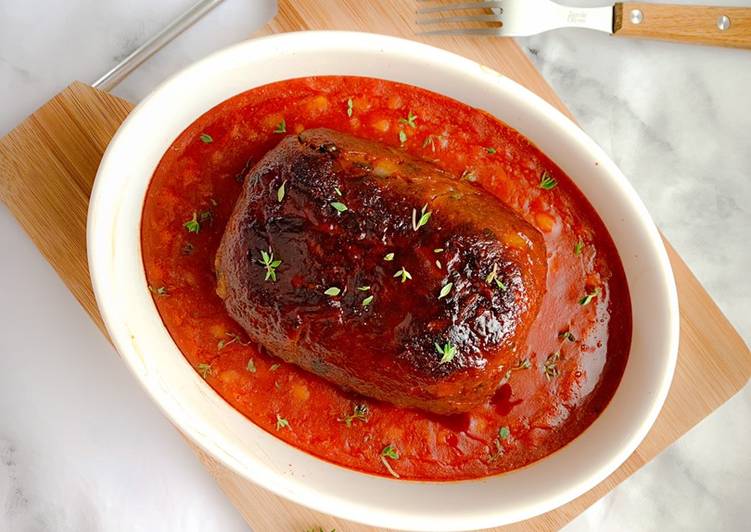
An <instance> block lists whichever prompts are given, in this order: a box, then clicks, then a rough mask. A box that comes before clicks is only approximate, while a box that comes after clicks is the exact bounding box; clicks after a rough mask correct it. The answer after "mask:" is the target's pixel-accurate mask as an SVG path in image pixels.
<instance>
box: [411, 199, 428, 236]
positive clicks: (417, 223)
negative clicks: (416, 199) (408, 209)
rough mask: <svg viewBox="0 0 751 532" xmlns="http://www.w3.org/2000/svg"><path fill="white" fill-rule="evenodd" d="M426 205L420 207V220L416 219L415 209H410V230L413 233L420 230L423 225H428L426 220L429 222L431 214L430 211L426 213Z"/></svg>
mask: <svg viewBox="0 0 751 532" xmlns="http://www.w3.org/2000/svg"><path fill="white" fill-rule="evenodd" d="M427 209H428V204H427V203H426V204H425V205H423V206H422V210H420V219H419V220H418V219H417V209H412V229H413V230H414V231H417V230H418V229H420V228H421V227H422V226H423V225H426V224H427V223H428V220H430V215H431V214H433V213H432V211H428V210H427ZM426 211H427V212H426Z"/></svg>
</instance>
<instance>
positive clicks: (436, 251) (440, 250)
mask: <svg viewBox="0 0 751 532" xmlns="http://www.w3.org/2000/svg"><path fill="white" fill-rule="evenodd" d="M444 251H445V250H444V249H443V248H435V249H434V250H433V253H443V252H444Z"/></svg>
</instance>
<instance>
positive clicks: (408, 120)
mask: <svg viewBox="0 0 751 532" xmlns="http://www.w3.org/2000/svg"><path fill="white" fill-rule="evenodd" d="M415 120H417V116H416V115H414V114H412V111H410V112H409V114H408V115H407V118H400V119H399V123H401V124H407V125H408V126H409V127H411V128H412V129H414V128H416V127H417V123H416V122H415Z"/></svg>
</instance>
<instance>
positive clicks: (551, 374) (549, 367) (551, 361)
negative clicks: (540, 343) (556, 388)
mask: <svg viewBox="0 0 751 532" xmlns="http://www.w3.org/2000/svg"><path fill="white" fill-rule="evenodd" d="M560 358H561V353H560V352H559V351H556V352H555V353H553V354H552V355H550V356H548V358H546V359H545V365H544V366H543V369H544V370H545V377H547V379H548V380H551V379H553V378H555V377H557V376H558V360H560Z"/></svg>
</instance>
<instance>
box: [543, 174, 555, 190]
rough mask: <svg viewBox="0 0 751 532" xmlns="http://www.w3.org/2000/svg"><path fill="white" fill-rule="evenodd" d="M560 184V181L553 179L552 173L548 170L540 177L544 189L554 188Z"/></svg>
mask: <svg viewBox="0 0 751 532" xmlns="http://www.w3.org/2000/svg"><path fill="white" fill-rule="evenodd" d="M557 184H558V181H556V180H555V179H553V176H552V175H550V174H549V173H548V172H547V170H546V171H544V172H543V173H542V177H541V178H540V188H541V189H543V190H552V189H554V188H555V186H556V185H557Z"/></svg>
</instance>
